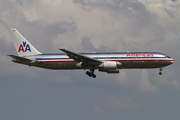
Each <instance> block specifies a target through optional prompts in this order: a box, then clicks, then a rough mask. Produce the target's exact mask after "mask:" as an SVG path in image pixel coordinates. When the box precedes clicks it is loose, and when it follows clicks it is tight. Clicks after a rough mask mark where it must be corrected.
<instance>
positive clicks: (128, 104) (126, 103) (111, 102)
mask: <svg viewBox="0 0 180 120" xmlns="http://www.w3.org/2000/svg"><path fill="white" fill-rule="evenodd" d="M98 103H100V104H102V105H103V107H108V108H110V109H111V110H115V111H119V109H129V110H137V109H139V108H140V105H138V104H136V103H133V102H132V100H131V99H129V98H127V97H123V98H122V99H116V98H114V97H112V96H110V97H108V98H106V99H103V100H98ZM101 109H102V108H100V107H96V109H95V110H96V111H97V112H102V111H103V110H101ZM103 112H105V111H103Z"/></svg>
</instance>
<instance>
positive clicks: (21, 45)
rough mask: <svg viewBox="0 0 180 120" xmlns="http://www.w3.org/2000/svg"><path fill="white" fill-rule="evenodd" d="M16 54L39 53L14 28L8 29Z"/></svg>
mask: <svg viewBox="0 0 180 120" xmlns="http://www.w3.org/2000/svg"><path fill="white" fill-rule="evenodd" d="M8 30H9V33H10V35H11V38H12V40H13V43H14V46H15V48H16V52H17V53H18V56H29V55H36V54H41V53H40V52H39V51H38V50H36V48H34V47H33V46H32V45H31V43H29V42H28V41H27V40H26V39H25V38H24V37H23V36H22V35H21V34H20V33H19V32H18V31H17V30H16V29H15V28H10V29H8Z"/></svg>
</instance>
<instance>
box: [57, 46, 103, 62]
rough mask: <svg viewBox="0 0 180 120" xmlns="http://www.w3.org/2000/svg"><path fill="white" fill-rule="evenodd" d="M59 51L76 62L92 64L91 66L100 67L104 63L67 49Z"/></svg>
mask: <svg viewBox="0 0 180 120" xmlns="http://www.w3.org/2000/svg"><path fill="white" fill-rule="evenodd" d="M59 50H61V51H63V52H65V53H66V54H67V56H69V57H70V58H71V59H74V60H75V61H76V62H83V63H86V64H90V65H99V64H101V63H102V62H103V61H101V60H96V59H93V58H91V57H88V56H85V55H81V54H78V53H74V52H72V51H69V50H65V49H59Z"/></svg>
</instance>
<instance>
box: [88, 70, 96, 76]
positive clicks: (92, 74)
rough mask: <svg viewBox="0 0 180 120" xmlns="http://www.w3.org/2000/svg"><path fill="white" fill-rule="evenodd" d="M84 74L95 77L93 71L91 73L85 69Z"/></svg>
mask: <svg viewBox="0 0 180 120" xmlns="http://www.w3.org/2000/svg"><path fill="white" fill-rule="evenodd" d="M86 74H87V75H88V76H89V77H93V78H96V75H95V74H94V73H91V72H89V71H87V72H86Z"/></svg>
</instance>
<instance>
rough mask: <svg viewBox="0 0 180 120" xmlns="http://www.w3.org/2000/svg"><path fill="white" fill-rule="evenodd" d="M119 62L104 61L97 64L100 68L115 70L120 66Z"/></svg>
mask: <svg viewBox="0 0 180 120" xmlns="http://www.w3.org/2000/svg"><path fill="white" fill-rule="evenodd" d="M120 66H121V63H120V62H115V61H104V62H103V63H102V64H101V65H99V67H100V70H103V71H108V70H117V69H118V68H120Z"/></svg>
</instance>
